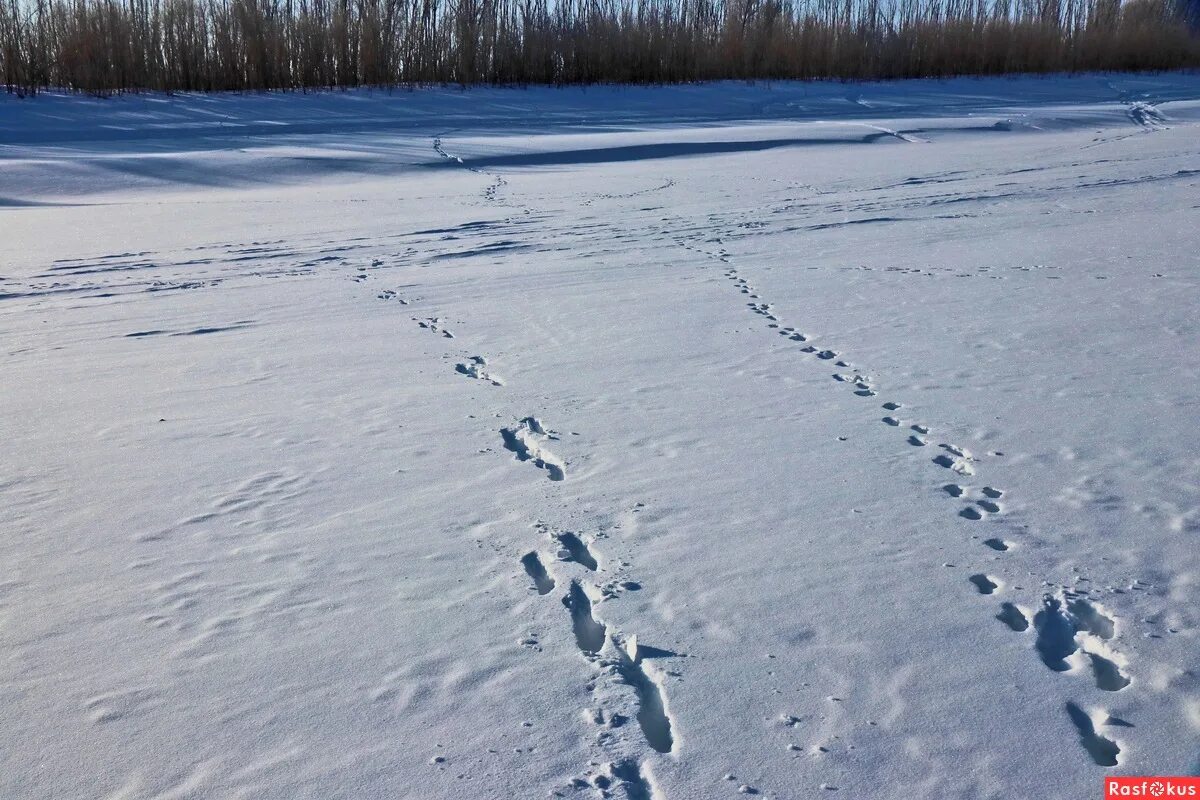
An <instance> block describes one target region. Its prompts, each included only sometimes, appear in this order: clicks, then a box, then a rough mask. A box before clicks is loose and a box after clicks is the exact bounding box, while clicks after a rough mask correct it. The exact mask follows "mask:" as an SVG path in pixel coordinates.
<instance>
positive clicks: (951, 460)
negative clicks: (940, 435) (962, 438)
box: [933, 444, 975, 475]
mask: <svg viewBox="0 0 1200 800" xmlns="http://www.w3.org/2000/svg"><path fill="white" fill-rule="evenodd" d="M939 447H941V448H942V449H943V450H945V451H946V452H945V453H942V454H941V455H939V456H935V457H934V459H933V463H935V464H937V465H938V466H939V467H945V468H946V469H948V470H951V471H953V472H957V473H958V474H959V475H974V474H975V467H974V466H972V462H973V461H974V460H975V458H974V456H972V455H971V451H969V450H967V449H965V448H960V447H955V446H954V445H952V444H942V445H939Z"/></svg>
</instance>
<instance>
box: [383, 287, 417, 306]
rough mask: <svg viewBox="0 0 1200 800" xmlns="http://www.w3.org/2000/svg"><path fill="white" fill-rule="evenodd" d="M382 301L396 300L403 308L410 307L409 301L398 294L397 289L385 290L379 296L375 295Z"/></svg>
mask: <svg viewBox="0 0 1200 800" xmlns="http://www.w3.org/2000/svg"><path fill="white" fill-rule="evenodd" d="M375 296H376V297H377V298H379V299H380V300H395V301H396V302H398V303H399V304H400V305H402V306H406V305H408V303H409V301H408V300H406V299H404V298H403V297H401V296H400V295H398V294H396V290H395V289H384V290H383V291H382V292H380V293H379V294H377V295H375Z"/></svg>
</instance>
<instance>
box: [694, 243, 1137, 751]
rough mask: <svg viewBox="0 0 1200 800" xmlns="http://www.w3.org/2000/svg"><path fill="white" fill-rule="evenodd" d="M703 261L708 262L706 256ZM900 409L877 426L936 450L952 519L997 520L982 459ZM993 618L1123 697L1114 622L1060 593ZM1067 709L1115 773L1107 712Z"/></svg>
mask: <svg viewBox="0 0 1200 800" xmlns="http://www.w3.org/2000/svg"><path fill="white" fill-rule="evenodd" d="M708 255H709V256H710V257H714V256H713V254H712V253H708ZM719 260H720V261H722V263H724V264H728V263H729V259H728V257H724V256H723V257H721V258H720V259H719ZM723 275H724V277H725V278H727V279H728V280H729V281H730V282H731V283H732V284H733V285H734V287H735V288H736V289H737V291H738V292H739V293H740V294H742V295H744V296H746V297H747V299H748V300H749V302H747V304H746V305H747V307H748V308H749V309H750V310H751V312H753V313H755V314H757V315H759V316H761V317H763V318H764V319H765V321H766V322H767V324H768V328H770V329H772V330H776V331H777V332H778V333H779V334H780V335H781V336H783V337H785V338H786V339H788V340H789V341H794V342H797V343H799V344H802V345H803V346H802V347H801V348H800V351H801V352H803V353H807V354H810V355H812V356H814V357H815V358H816V359H818V360H819V361H832V362H834V363H835V364H836V365H837V366H839V367H842V368H843V369H844V370H845V371H842V372H835V373H833V379H834V380H835V381H836V382H838V383H840V384H842V385H845V386H848V387H850V388H851V389H852V391H853V393H854V394H855V395H856V396H858V397H863V398H871V397H876V396H877V394H878V393H877V391H876V389H875V387H874V385H873V383H872V380H871V377H870V376H869V375H867V374H866V373H864V372H863V371H862V370H860V369H858V368H856V367H855V366H854V365H853V364H851V363H850V362H849V361H847V360H845V359H844V358H843V357H842V354H841V353H839V352H838V351H836V350H833V349H828V348H824V349H823V348H820V347H819V346H817V345H815V344H813V343H811V341H810V340H811V338H812V337H811V336H809V335H807V334H805V333H802V332H801V331H799V330H798V329H797V328H795V327H791V326H785V325H783V324H782V323H781V321H780V318H779V315H778V314H777V313H776V311H775V310H774V308H773V306H772V305H771V304H770V303H769V302H767V301H766V300H765V299H764V298H763V297H762V295H761V294H760V292H759V291H758V289H757V288H756V287H755V286H753V285H752V284H751V283H750V282H749V281H747V280H746V279H745V278H743V277H741V275H740V274H739V273H738V271H737V269H735V268H733V267H726V268H725V270H724V272H723ZM903 409H904V405H903V404H902V403H899V402H895V401H892V400H889V401H886V402H884V403H882V404H881V410H882V412H883V413H882V414H881V416H880V417H879V422H880V423H881V424H883V425H886V426H887V427H889V428H892V429H894V430H896V431H897V432H898V433H899V434H900V435H902V436H904V437H905V442H906V443H907V444H908V445H909V446H911V447H917V448H925V447H932V448H933V449H934V455H932V456H931V457H930V460H929V463H931V464H932V465H933V466H935V467H937V468H939V469H943V470H947V471H949V472H950V473H952V474H953V475H954V476H955V477H956V478H957V480H955V481H954V482H949V483H946V484H944V485H943V486H942V487H941V490H942V494H943V495H944V496H946V497H948V498H951V499H953V500H955V501H957V503H958V505H957V507H956V508H957V510H956V514H957V516H958V517H959V518H960V519H962V520H965V521H967V522H969V523H979V522H983V521H985V520H988V519H994V518H1000V517H1002V516H1003V515H1004V513H1005V511H1006V505H1007V492H1006V491H1005V490H1004V489H1001V488H998V487H996V486H992V485H984V486H982V487H979V488H976V487H975V486H973V485H970V484H969V483H967V482H966V481H964V480H963V479H975V478H977V477H978V472H979V469H980V459H979V458H978V457H977V456H976V455H975V454H974V453H972V452H971V450H969V449H968V448H966V447H963V446H961V445H959V444H956V443H953V442H947V441H942V442H937V441H936V440H935V438H934V433H933V429H932V427H931V426H930V425H928V424H927V423H925V422H924V421H921V420H914V419H909V418H907V416H906V415H905V413H904V410H903ZM988 455H991V456H1002V455H1003V453H1001V452H998V451H993V452H991V453H989V454H988ZM982 544H983V545H984V546H985V547H987V548H988V549H989V550H991V551H992V553H993V554H1006V553H1008V552H1010V551H1011V550H1012V549H1013V547H1014V544H1013V542H1011V541H1009V540H1007V539H1005V538H1003V537H999V536H993V537H989V538H986V539H983V540H982ZM993 558H995V556H993ZM966 581H967V583H968V584H969V585H970V586H971V589H972V591H973V592H974V593H976V594H977V595H981V596H986V597H992V596H996V595H1000V594H1002V593H1003V592H1004V590H1005V588H1006V587H1005V582H1004V581H1003V580H1002V579H1001V578H1000V577H998V576H996V575H993V574H990V573H988V572H986V571H976V572H972V573H970V574H968V575H967V578H966ZM996 619H997V620H999V621H1000V622H1001V623H1003V624H1004V625H1005V626H1007V627H1008V628H1009V630H1011V631H1013V632H1015V633H1020V634H1023V635H1033V636H1034V637H1035V642H1034V648H1035V649H1036V651H1037V652H1038V654H1039V656H1040V657H1041V660H1042V662H1043V663H1044V664H1045V665H1046V666H1047V667H1049V668H1050V669H1052V670H1054V671H1055V672H1062V673H1070V674H1078V673H1090V674H1091V677H1092V680H1093V683H1094V685H1095V687H1096V688H1097V689H1099V690H1101V691H1104V692H1119V691H1122V690H1124V689H1125V688H1127V687H1128V686H1129V685H1130V684H1131V682H1132V679H1131V677H1130V675H1129V673H1128V671H1127V660H1126V659H1125V658H1124V657H1123V656H1122V655H1121V654H1120V653H1119V652H1118V651H1117V650H1116V649H1115V647H1114V646H1113V642H1112V639H1113V638H1114V636H1115V632H1116V622H1115V618H1114V617H1113V616H1112V615H1110V614H1108V613H1107V612H1106V611H1104V610H1103V609H1102V608H1101V607H1100V606H1099V605H1098V604H1094V603H1092V602H1089V601H1088V600H1087V599H1086V598H1084V597H1082V596H1081V595H1079V594H1078V593H1076V592H1074V591H1070V590H1064V591H1063V592H1061V593H1060V594H1059V595H1058V596H1049V595H1048V596H1046V597H1045V598H1043V601H1042V607H1041V608H1040V610H1038V611H1037V612H1036V613H1030V612H1029V611H1028V610H1027V609H1023V608H1021V607H1020V606H1018V605H1016V604H1015V603H1012V602H1008V601H1004V602H1002V603H1001V605H1000V612H999V613H998V614H997V615H996ZM1031 632H1032V633H1031ZM1067 710H1068V715H1069V716H1070V718H1071V721H1072V723H1073V724H1074V725H1075V727H1076V729H1077V730H1078V732H1079V738H1080V743H1081V744H1082V745H1083V747H1084V749H1085V750H1086V751H1087V753H1088V754H1089V756H1090V757H1091V758H1092V760H1093V761H1094V763H1096V764H1097V765H1099V766H1105V767H1109V766H1115V765H1116V764H1117V762H1118V756H1119V754H1120V752H1121V748H1120V745H1119V744H1118V743H1117V742H1116V740H1115V739H1112V738H1109V737H1107V736H1106V735H1105V734H1104V733H1103V732H1102V731H1101V728H1103V727H1105V725H1107V724H1109V723H1105V722H1104V720H1105V719H1107V718H1108V715H1107V713H1106V712H1103V711H1100V712H1095V713H1088V712H1084V711H1083V710H1082V709H1081V708H1080V707H1079V706H1077V705H1074V704H1068V706H1067ZM1126 724H1127V723H1126Z"/></svg>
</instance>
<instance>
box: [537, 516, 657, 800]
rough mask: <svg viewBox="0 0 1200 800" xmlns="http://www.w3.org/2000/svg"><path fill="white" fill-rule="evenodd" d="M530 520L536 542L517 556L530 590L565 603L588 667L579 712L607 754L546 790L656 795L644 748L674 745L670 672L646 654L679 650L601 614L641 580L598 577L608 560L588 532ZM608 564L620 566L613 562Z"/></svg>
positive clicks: (561, 793) (604, 571) (653, 655)
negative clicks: (652, 642) (644, 638)
mask: <svg viewBox="0 0 1200 800" xmlns="http://www.w3.org/2000/svg"><path fill="white" fill-rule="evenodd" d="M534 527H535V529H536V530H537V531H538V533H539V535H540V537H541V540H542V543H543V545H542V549H540V550H531V551H530V552H528V553H526V554H525V555H524V556H522V557H521V567H522V570H523V571H524V573H525V575H526V577H527V578H528V579H529V581H530V588H531V590H532V591H533V592H536V593H537V594H538V595H539V596H542V597H550V596H556V597H557V599H558V600H559V602H560V604H561V605H562V607H563V609H564V611H565V620H564V629H565V628H567V627H568V626H569V630H570V636H571V637H572V639H573V640H574V643H575V647H576V648H577V649H578V650H579V653H580V655H581V656H582V658H583V659H584V660H585V661H586V662H587V664H588V665H589V667H590V670H591V673H590V676H589V677H588V678H587V683H586V688H587V690H588V692H589V694H590V695H591V701H590V703H589V706H588V707H587V708H586V709H584V711H583V717H584V719H585V721H586V723H587V724H588V725H589V727H590V728H591V729H592V731H593V732H594V738H595V742H596V744H597V745H598V746H599V747H600V749H601V750H602V751H603V752H604V753H605V754H606V760H604V761H602V762H600V761H597V762H592V763H591V764H590V765H589V768H588V770H587V771H586V772H585V773H584V774H583V775H581V776H579V777H577V778H575V779H573V780H572V781H571V782H570V783H569V784H568V785H567V786H565V787H563V788H562V789H560V790H558V791H556V792H554V793H553V794H554V795H555V796H559V797H562V796H567V794H569V793H573V792H576V791H583V790H590V791H595V792H598V793H599V794H600V796H601V797H628V798H646V800H650V798H661V797H663V794H662V792H661V791H660V790H659V789H658V788H657V787H656V786H655V785H654V781H653V775H652V773H651V771H650V765H649V762H648V760H647V759H648V757H649V754H648V753H647V752H646V748H649V750H651V751H653V752H655V753H660V754H674V753H677V752H678V739H677V736H676V724H675V721H674V719H673V718H672V716H671V713H670V709H669V705H668V700H667V694H666V689H665V687H664V682H665V679H666V677H667V676H668V675H671V674H677V673H668V672H666V671H663V670H660V669H659V668H657V667H656V666H655V665H653V664H652V662H653V661H656V660H658V659H664V658H672V657H675V656H677V655H678V654H676V653H674V652H671V651H669V650H664V649H661V648H657V647H651V646H647V645H645V644H642V643H640V642H639V641H638V638H637V635H636V634H633V635H625V634H623V633H622V632H621V631H619V630H617V628H616V627H615V626H614V625H612V624H611V623H609V622H608V621H606V620H605V619H604V617H603V615H602V614H601V613H600V606H601V605H602V604H603V603H605V602H607V601H608V600H611V599H613V598H615V597H617V596H619V595H620V592H621V591H622V590H629V591H636V590H639V589H640V588H641V585H640V584H638V583H636V582H633V581H627V580H619V578H620V575H619V574H615V575H612V577H611V579H610V580H608V581H607V582H604V581H601V580H600V579H601V578H602V577H603V576H604V575H605V574H607V573H609V565H608V564H607V562H606V559H604V558H603V557H602V556H601V554H600V553H599V552H598V550H597V547H596V539H595V538H589V537H585V536H583V535H581V534H578V533H575V532H573V531H554V530H551V529H550V528H549V527H548V526H546V525H544V524H541V523H539V524H537V525H535V526H534ZM613 566H614V567H615V569H617V570H618V571H619V568H620V567H619V565H616V564H614V565H613ZM556 573H557V574H556ZM564 633H565V631H564ZM523 643H524V642H523ZM635 728H636V730H635Z"/></svg>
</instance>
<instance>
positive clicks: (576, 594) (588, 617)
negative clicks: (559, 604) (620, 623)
mask: <svg viewBox="0 0 1200 800" xmlns="http://www.w3.org/2000/svg"><path fill="white" fill-rule="evenodd" d="M563 605H565V606H566V607H567V610H569V611H570V612H571V626H572V627H573V628H574V630H575V643H576V644H577V645H579V649H580V650H582V651H583V652H584V653H587V654H588V655H595V654H596V653H599V652H600V650H601V649H602V648H603V647H604V639H605V637H606V636H607V635H608V628H606V627H605V625H604V623H603V622H597V621H596V618H595V617H593V616H592V599H591V598H590V597H588V596H587V592H585V591H584V590H583V587H582V586H581V585H580V584H579V581H571V588H570V590H568V592H567V596H566V597H564V598H563Z"/></svg>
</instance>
